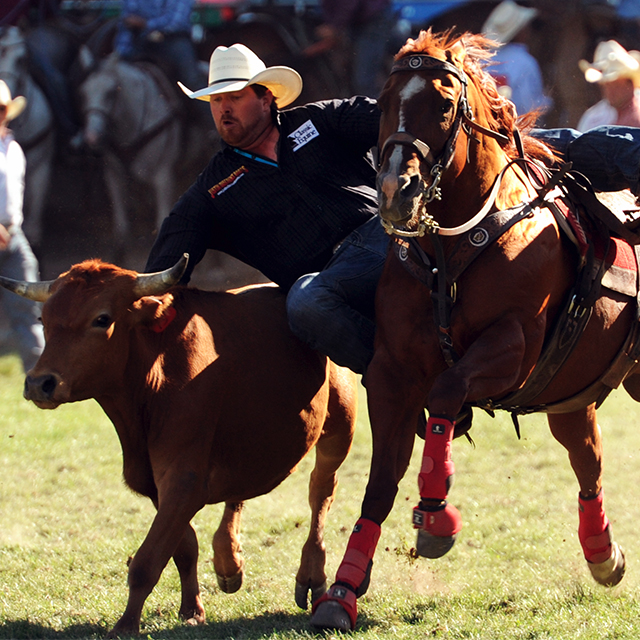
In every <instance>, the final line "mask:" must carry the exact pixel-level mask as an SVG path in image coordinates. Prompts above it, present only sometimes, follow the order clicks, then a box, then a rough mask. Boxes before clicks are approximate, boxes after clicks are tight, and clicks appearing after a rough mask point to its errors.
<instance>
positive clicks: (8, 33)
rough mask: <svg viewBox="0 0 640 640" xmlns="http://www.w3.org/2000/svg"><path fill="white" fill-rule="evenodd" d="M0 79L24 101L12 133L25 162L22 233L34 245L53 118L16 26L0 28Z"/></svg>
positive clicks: (48, 177)
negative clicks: (24, 103)
mask: <svg viewBox="0 0 640 640" xmlns="http://www.w3.org/2000/svg"><path fill="white" fill-rule="evenodd" d="M0 78H1V79H2V80H4V81H5V82H6V83H7V85H8V87H9V89H10V91H11V95H12V96H18V95H22V96H24V97H25V98H26V99H27V107H26V109H25V110H24V111H23V112H22V113H21V114H20V115H19V116H18V117H17V118H16V119H15V120H14V121H12V122H11V130H12V131H13V133H14V135H15V138H16V140H17V141H18V142H19V143H20V146H21V147H22V150H23V151H24V154H25V156H26V159H27V168H26V175H25V193H24V225H23V228H24V231H25V233H26V235H27V237H28V238H29V240H30V241H31V242H32V243H33V244H34V245H39V244H40V243H41V241H42V217H43V212H44V207H45V203H46V201H47V195H48V191H49V184H50V180H51V170H52V166H53V158H54V154H55V129H54V122H53V115H52V113H51V109H50V108H49V104H48V102H47V99H46V98H45V96H44V94H43V93H42V90H41V89H40V87H38V85H37V84H36V83H35V82H34V81H33V79H32V78H31V76H30V74H29V67H28V55H27V46H26V43H25V40H24V38H23V35H22V33H21V31H20V30H19V29H18V27H2V28H0Z"/></svg>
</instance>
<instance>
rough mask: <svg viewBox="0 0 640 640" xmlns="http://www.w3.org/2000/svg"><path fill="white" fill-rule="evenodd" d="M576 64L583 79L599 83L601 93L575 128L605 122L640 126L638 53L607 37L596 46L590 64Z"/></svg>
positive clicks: (582, 129) (581, 128)
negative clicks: (600, 98) (582, 74)
mask: <svg viewBox="0 0 640 640" xmlns="http://www.w3.org/2000/svg"><path fill="white" fill-rule="evenodd" d="M578 64H579V66H580V70H581V71H582V72H583V73H584V77H585V80H586V81H587V82H592V83H598V85H599V86H600V90H601V92H602V100H600V102H597V103H596V104H594V105H593V106H592V107H590V108H589V109H587V110H586V111H585V112H584V114H583V115H582V117H581V118H580V121H579V122H578V130H580V131H587V130H588V129H592V128H593V127H597V126H600V125H607V124H617V125H622V126H628V127H638V126H640V52H639V51H627V50H626V49H625V48H624V47H623V46H622V45H620V44H619V43H618V42H616V41H615V40H607V41H606V42H600V43H599V44H598V46H597V47H596V51H595V55H594V60H593V63H590V62H588V61H587V60H580V62H579V63H578Z"/></svg>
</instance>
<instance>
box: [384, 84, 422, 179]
mask: <svg viewBox="0 0 640 640" xmlns="http://www.w3.org/2000/svg"><path fill="white" fill-rule="evenodd" d="M426 86H427V83H426V81H425V79H424V78H421V77H420V76H418V75H414V76H412V77H411V80H409V82H407V84H405V85H404V87H402V89H401V90H400V93H399V94H398V96H399V98H400V106H399V107H398V129H397V130H398V131H405V123H406V120H405V113H404V110H405V107H406V105H407V103H408V102H409V101H410V100H411V99H412V98H413V97H415V96H416V95H418V94H419V93H420V92H422V91H424V89H425V87H426ZM402 151H403V147H402V146H401V145H396V146H395V148H394V150H393V153H392V154H391V157H390V158H389V172H390V173H392V174H394V175H400V171H401V167H402Z"/></svg>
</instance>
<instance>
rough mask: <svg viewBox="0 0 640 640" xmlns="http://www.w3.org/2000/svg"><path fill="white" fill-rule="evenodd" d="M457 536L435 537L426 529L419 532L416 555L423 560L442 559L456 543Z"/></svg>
mask: <svg viewBox="0 0 640 640" xmlns="http://www.w3.org/2000/svg"><path fill="white" fill-rule="evenodd" d="M456 537H457V535H452V536H434V535H432V534H430V533H429V532H428V531H425V530H424V529H419V530H418V539H417V541H416V553H417V554H418V555H419V556H421V557H423V558H442V556H443V555H445V554H446V553H448V552H449V551H450V550H451V547H453V545H454V543H455V541H456Z"/></svg>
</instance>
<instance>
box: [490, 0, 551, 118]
mask: <svg viewBox="0 0 640 640" xmlns="http://www.w3.org/2000/svg"><path fill="white" fill-rule="evenodd" d="M537 13H538V12H537V10H536V9H529V8H526V7H521V6H520V5H518V4H516V3H515V2H512V1H511V0H505V1H504V2H501V3H500V4H499V5H498V6H497V7H496V8H495V9H494V10H493V11H492V12H491V14H490V15H489V17H488V18H487V20H486V22H485V23H484V25H483V27H482V32H483V33H484V35H486V36H487V37H488V38H491V39H492V40H495V41H496V42H499V43H501V44H502V46H501V47H500V48H499V49H498V50H497V51H496V54H495V56H494V58H493V60H492V64H491V67H490V68H489V69H488V71H489V72H490V73H491V75H492V76H493V77H494V78H495V79H496V82H497V83H498V87H499V92H500V93H501V94H502V95H503V96H505V97H506V98H508V99H509V100H511V102H513V104H514V105H515V107H516V111H517V113H518V114H519V115H522V114H524V113H527V112H528V111H533V110H534V109H540V110H541V112H543V113H544V112H545V111H547V110H548V109H549V108H550V107H551V98H549V97H548V96H547V95H546V94H545V92H544V86H543V82H542V72H541V71H540V66H539V65H538V61H537V60H536V59H535V58H534V57H533V56H532V55H531V54H530V53H529V48H528V46H527V42H528V41H529V38H531V28H530V23H531V20H533V18H534V17H535V16H536V15H537Z"/></svg>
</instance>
